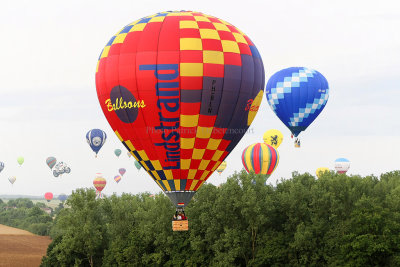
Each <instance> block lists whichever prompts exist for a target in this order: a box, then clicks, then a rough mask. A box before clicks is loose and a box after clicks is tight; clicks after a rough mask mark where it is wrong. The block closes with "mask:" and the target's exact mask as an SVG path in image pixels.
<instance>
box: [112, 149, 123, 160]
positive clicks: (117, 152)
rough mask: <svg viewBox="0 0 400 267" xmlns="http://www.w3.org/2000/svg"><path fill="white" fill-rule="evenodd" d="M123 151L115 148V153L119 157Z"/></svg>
mask: <svg viewBox="0 0 400 267" xmlns="http://www.w3.org/2000/svg"><path fill="white" fill-rule="evenodd" d="M121 153H122V151H121V149H119V148H117V149H115V150H114V154H115V156H117V157H118V158H119V155H121Z"/></svg>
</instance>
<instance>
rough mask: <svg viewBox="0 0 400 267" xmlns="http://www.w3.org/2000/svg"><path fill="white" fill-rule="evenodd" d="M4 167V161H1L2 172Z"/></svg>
mask: <svg viewBox="0 0 400 267" xmlns="http://www.w3.org/2000/svg"><path fill="white" fill-rule="evenodd" d="M3 169H4V162H0V172H1V171H2V170H3Z"/></svg>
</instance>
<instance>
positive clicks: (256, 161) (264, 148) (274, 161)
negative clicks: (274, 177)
mask: <svg viewBox="0 0 400 267" xmlns="http://www.w3.org/2000/svg"><path fill="white" fill-rule="evenodd" d="M242 163H243V166H244V168H245V169H246V171H247V172H251V171H253V172H255V173H256V174H264V175H266V176H267V178H268V177H269V176H270V175H271V174H272V173H273V172H274V170H275V169H276V167H277V166H278V163H279V153H278V151H277V150H276V149H275V148H273V147H272V146H270V145H268V144H265V143H256V144H252V145H250V146H248V147H246V148H245V149H244V150H243V153H242Z"/></svg>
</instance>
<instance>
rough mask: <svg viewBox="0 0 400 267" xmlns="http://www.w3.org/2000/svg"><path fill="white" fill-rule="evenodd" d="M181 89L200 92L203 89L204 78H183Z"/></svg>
mask: <svg viewBox="0 0 400 267" xmlns="http://www.w3.org/2000/svg"><path fill="white" fill-rule="evenodd" d="M180 79H181V89H185V90H200V89H203V77H187V76H181V77H180Z"/></svg>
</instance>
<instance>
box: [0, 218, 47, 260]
mask: <svg viewBox="0 0 400 267" xmlns="http://www.w3.org/2000/svg"><path fill="white" fill-rule="evenodd" d="M50 242H51V240H50V238H49V237H48V236H37V235H34V234H32V233H30V232H28V231H24V230H20V229H17V228H13V227H9V226H5V225H1V224H0V248H1V249H0V266H1V267H6V266H7V267H14V266H21V267H24V266H26V267H30V266H39V265H40V262H41V259H42V257H43V256H44V255H45V254H46V250H47V247H48V245H49V244H50Z"/></svg>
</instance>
